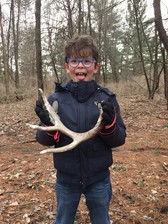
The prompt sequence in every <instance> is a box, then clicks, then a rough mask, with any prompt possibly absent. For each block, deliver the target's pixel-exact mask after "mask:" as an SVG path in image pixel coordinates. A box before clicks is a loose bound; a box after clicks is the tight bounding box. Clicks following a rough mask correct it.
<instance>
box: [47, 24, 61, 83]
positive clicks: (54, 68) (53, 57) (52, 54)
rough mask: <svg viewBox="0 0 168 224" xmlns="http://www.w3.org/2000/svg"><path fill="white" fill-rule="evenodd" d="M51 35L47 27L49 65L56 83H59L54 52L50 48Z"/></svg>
mask: <svg viewBox="0 0 168 224" xmlns="http://www.w3.org/2000/svg"><path fill="white" fill-rule="evenodd" d="M51 35H52V32H51V31H50V28H49V26H48V37H49V52H50V57H51V64H52V67H53V70H54V73H55V76H56V79H57V82H58V83H60V80H59V76H58V72H57V68H56V58H55V55H54V51H53V48H52V38H51Z"/></svg>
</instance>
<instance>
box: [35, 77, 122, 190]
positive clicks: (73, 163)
mask: <svg viewBox="0 0 168 224" xmlns="http://www.w3.org/2000/svg"><path fill="white" fill-rule="evenodd" d="M56 86H57V88H56V91H55V92H54V93H53V94H52V95H50V96H49V98H48V101H49V103H50V104H51V105H52V104H53V102H54V101H56V100H57V101H58V115H59V117H60V119H61V121H62V123H63V124H64V125H65V126H66V127H67V128H69V129H71V130H72V131H75V132H79V133H81V132H85V131H88V130H90V129H91V128H93V127H94V125H95V124H96V122H97V119H98V116H99V109H98V107H97V106H96V104H95V102H100V101H103V100H107V99H110V101H111V102H112V103H113V105H114V107H115V109H116V114H117V120H116V129H115V130H114V132H112V133H111V134H108V135H103V134H100V133H99V134H97V135H96V136H95V137H93V138H91V139H90V140H87V141H85V142H82V143H81V144H80V145H78V146H77V147H76V148H74V149H73V150H70V151H67V152H63V153H54V154H53V158H54V166H55V168H56V169H57V179H58V180H59V181H60V182H63V183H81V184H84V186H87V185H89V184H91V183H94V182H95V181H99V180H102V179H104V178H106V177H107V176H108V175H109V167H110V166H111V165H112V163H113V159H112V150H111V149H112V148H114V147H118V146H120V145H123V144H124V143H125V138H126V132H125V125H124V123H123V120H122V118H121V116H120V109H119V105H118V103H117V100H116V96H115V94H113V93H112V92H110V91H109V90H108V89H104V88H102V87H100V86H99V85H97V83H96V82H95V81H93V80H92V81H90V82H83V81H82V82H81V81H80V82H79V83H73V82H72V81H69V82H68V83H67V84H66V85H65V86H59V85H58V84H57V85H56ZM36 139H37V141H38V142H39V143H41V144H43V145H46V146H52V145H54V146H55V147H57V148H58V147H61V146H64V145H67V144H69V143H70V142H71V141H72V140H71V139H70V138H69V137H67V136H66V135H64V134H62V133H61V135H60V139H59V142H56V141H55V140H54V139H53V137H51V136H49V135H47V134H46V133H45V132H44V131H40V130H38V131H37V134H36Z"/></svg>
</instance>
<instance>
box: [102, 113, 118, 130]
mask: <svg viewBox="0 0 168 224" xmlns="http://www.w3.org/2000/svg"><path fill="white" fill-rule="evenodd" d="M114 111H115V110H114ZM116 119H117V116H116V112H115V117H114V120H113V122H112V123H111V124H109V125H106V126H104V128H105V129H109V128H112V127H113V126H114V125H115V123H116Z"/></svg>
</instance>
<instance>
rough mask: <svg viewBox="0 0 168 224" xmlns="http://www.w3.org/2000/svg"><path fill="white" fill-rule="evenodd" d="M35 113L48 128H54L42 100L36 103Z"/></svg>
mask: <svg viewBox="0 0 168 224" xmlns="http://www.w3.org/2000/svg"><path fill="white" fill-rule="evenodd" d="M35 112H36V114H37V116H38V117H39V118H40V121H41V122H42V123H43V124H45V125H47V126H53V123H52V122H51V120H50V117H49V113H48V111H47V110H46V109H45V107H44V106H43V104H42V102H41V101H40V100H37V101H36V106H35Z"/></svg>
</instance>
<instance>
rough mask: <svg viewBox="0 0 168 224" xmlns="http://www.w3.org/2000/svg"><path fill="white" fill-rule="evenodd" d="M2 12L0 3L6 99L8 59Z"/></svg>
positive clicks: (7, 93)
mask: <svg viewBox="0 0 168 224" xmlns="http://www.w3.org/2000/svg"><path fill="white" fill-rule="evenodd" d="M2 23H3V22H2V10H1V3H0V27H1V32H0V33H1V40H2V51H3V63H4V77H5V90H6V97H7V98H8V96H9V64H8V61H9V58H8V53H7V46H6V43H5V36H4V31H3V24H2Z"/></svg>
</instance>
